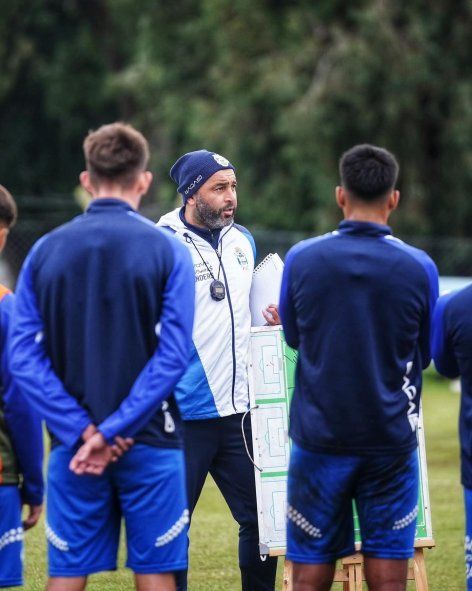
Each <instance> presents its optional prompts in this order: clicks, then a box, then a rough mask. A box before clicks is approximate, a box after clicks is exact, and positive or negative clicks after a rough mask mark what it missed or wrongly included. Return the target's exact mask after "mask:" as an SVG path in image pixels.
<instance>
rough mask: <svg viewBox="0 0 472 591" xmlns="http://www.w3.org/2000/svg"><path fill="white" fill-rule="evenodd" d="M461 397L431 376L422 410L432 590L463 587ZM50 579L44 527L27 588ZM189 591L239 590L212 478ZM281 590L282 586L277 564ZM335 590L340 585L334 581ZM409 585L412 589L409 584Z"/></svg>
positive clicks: (100, 583)
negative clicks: (431, 534)
mask: <svg viewBox="0 0 472 591" xmlns="http://www.w3.org/2000/svg"><path fill="white" fill-rule="evenodd" d="M458 407H459V395H458V394H457V393H454V392H452V391H451V390H450V387H449V382H447V381H443V380H439V379H437V378H435V377H432V376H428V377H427V378H426V380H425V388H424V393H423V408H424V419H425V433H426V445H427V456H428V470H429V485H430V495H431V505H432V519H433V532H434V538H435V540H436V544H437V547H436V548H435V549H433V550H427V551H426V563H427V570H428V579H429V585H430V587H429V588H430V591H464V589H465V582H464V561H463V538H464V535H463V521H464V518H463V509H462V491H461V487H460V484H459V459H458V458H459V451H458V443H457V413H458ZM123 563H124V553H123V552H121V554H120V570H119V571H118V572H116V573H103V574H99V575H94V576H92V577H91V578H90V583H89V586H88V589H90V590H91V591H125V590H126V591H128V590H129V589H132V588H133V584H132V575H131V573H129V572H128V571H127V570H126V569H124V568H123V567H122V565H123ZM45 581H46V557H45V542H44V527H43V523H41V524H40V525H39V526H38V527H37V528H35V530H33V531H31V532H28V534H27V543H26V585H25V589H26V590H27V591H40V590H42V589H43V588H44V584H45ZM189 588H190V591H210V590H211V591H237V590H238V589H239V588H240V585H239V568H238V562H237V527H236V526H235V524H234V522H233V520H232V518H231V515H230V513H229V510H228V508H227V507H226V506H225V504H224V502H223V499H222V497H221V495H220V493H219V491H218V489H217V488H216V486H215V484H214V483H213V481H211V480H209V481H207V484H206V486H205V490H204V493H203V496H202V498H201V499H200V502H199V505H198V507H197V510H196V512H195V515H194V520H193V524H192V534H191V553H190V584H189ZM278 589H281V564H279V576H278ZM333 589H336V590H338V589H341V586H340V585H335V586H334V587H333ZM408 589H409V590H410V589H411V590H412V589H414V585H413V584H411V585H409V587H408Z"/></svg>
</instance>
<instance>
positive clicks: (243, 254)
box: [157, 208, 255, 420]
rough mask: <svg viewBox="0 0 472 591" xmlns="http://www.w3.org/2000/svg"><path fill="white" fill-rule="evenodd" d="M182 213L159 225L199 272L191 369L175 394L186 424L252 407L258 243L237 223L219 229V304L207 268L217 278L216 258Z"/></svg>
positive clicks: (165, 216) (224, 415)
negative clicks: (252, 300)
mask: <svg viewBox="0 0 472 591" xmlns="http://www.w3.org/2000/svg"><path fill="white" fill-rule="evenodd" d="M179 211H180V208H177V209H175V210H174V211H171V212H170V213H168V214H166V215H164V216H163V217H161V219H160V220H159V221H158V223H157V225H158V226H163V227H167V228H169V229H170V230H171V231H172V232H174V235H175V236H176V238H177V239H178V240H180V241H181V242H182V243H183V244H185V245H186V246H187V248H188V249H189V252H190V254H191V255H192V259H193V265H194V269H195V294H196V295H195V297H196V301H195V321H194V326H193V350H192V354H191V359H190V364H189V367H188V369H187V371H186V372H185V374H184V376H183V378H182V379H181V380H180V382H179V383H178V385H177V387H176V389H175V395H176V398H177V401H178V403H179V407H180V411H181V413H182V416H183V418H184V420H197V419H209V418H216V417H226V416H228V415H232V414H235V413H241V412H245V411H246V410H247V409H248V406H249V396H248V380H247V356H248V348H249V336H250V330H251V314H250V311H249V292H250V289H251V282H252V274H253V271H254V261H255V244H254V239H253V238H252V236H251V234H250V233H249V231H248V230H246V228H244V227H243V226H240V225H238V224H234V223H233V224H231V225H230V226H227V227H225V228H223V229H222V230H221V232H220V237H219V242H218V250H219V251H220V253H221V270H220V277H219V279H220V281H222V283H224V285H225V288H226V297H225V298H224V299H223V300H221V301H215V300H213V299H212V297H211V295H210V284H211V283H212V281H213V279H212V277H211V274H210V273H209V271H208V269H207V265H208V267H209V269H210V270H211V272H212V273H213V275H214V277H215V278H218V269H219V266H220V261H219V257H218V253H217V251H216V250H215V249H214V248H213V247H212V245H211V244H210V243H209V242H207V241H206V240H205V239H204V238H202V237H201V236H199V235H198V234H196V233H195V232H192V230H190V229H189V228H188V227H187V226H186V225H185V224H184V223H183V222H182V220H181V219H180V216H179ZM192 241H193V243H192ZM197 249H198V250H197ZM199 252H200V254H199ZM200 255H201V256H200ZM202 258H203V259H204V261H205V262H203V260H202ZM205 263H206V265H205Z"/></svg>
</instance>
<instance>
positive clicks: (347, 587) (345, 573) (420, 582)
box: [282, 539, 435, 591]
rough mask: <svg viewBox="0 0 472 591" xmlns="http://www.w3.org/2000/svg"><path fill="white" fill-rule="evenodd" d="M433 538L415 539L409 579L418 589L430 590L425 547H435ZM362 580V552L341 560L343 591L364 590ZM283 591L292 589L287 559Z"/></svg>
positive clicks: (336, 579)
mask: <svg viewBox="0 0 472 591" xmlns="http://www.w3.org/2000/svg"><path fill="white" fill-rule="evenodd" d="M434 546H435V543H434V540H433V539H421V540H416V541H415V555H414V557H413V559H412V561H411V565H410V566H409V567H408V577H407V579H408V581H415V585H416V591H428V579H427V576H426V564H425V560H424V553H423V551H424V549H425V548H434ZM362 581H365V577H364V570H363V557H362V554H359V553H356V554H353V555H352V556H347V557H346V558H343V559H342V560H341V568H338V569H336V572H335V575H334V582H335V583H344V585H343V591H362V589H363V586H362ZM282 589H283V591H292V563H291V562H290V561H289V560H286V561H285V565H284V576H283V585H282Z"/></svg>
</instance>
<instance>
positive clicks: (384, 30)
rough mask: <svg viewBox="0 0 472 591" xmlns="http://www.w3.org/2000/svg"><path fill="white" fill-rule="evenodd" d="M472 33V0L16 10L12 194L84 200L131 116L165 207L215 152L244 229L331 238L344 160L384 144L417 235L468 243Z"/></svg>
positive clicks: (8, 126) (6, 18) (0, 75)
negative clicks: (94, 156)
mask: <svg viewBox="0 0 472 591" xmlns="http://www.w3.org/2000/svg"><path fill="white" fill-rule="evenodd" d="M471 28H472V2H470V0H456V1H455V2H454V3H453V5H451V4H450V3H446V1H445V0H428V1H426V0H410V1H409V2H398V1H397V0H352V1H349V2H346V1H341V0H318V1H317V2H313V1H311V0H310V1H308V0H175V1H174V2H165V1H159V0H3V2H2V10H1V11H0V34H1V38H2V43H1V44H0V138H1V140H0V145H1V150H2V153H1V158H0V182H1V183H3V184H5V185H6V186H9V187H10V188H11V190H12V191H14V192H15V193H17V194H34V195H35V196H36V198H37V199H39V200H40V199H43V200H47V199H48V196H49V195H53V194H58V193H61V194H66V195H71V194H72V191H73V189H74V187H75V186H76V184H77V176H78V173H79V172H80V170H81V169H82V165H83V164H82V155H81V142H82V139H83V137H84V135H85V133H86V132H87V130H88V129H90V128H94V127H96V126H98V125H100V124H101V123H104V122H110V121H113V120H116V119H123V120H127V121H130V122H132V123H133V124H134V125H136V126H137V127H138V128H140V129H141V130H142V131H143V132H144V133H145V135H146V136H147V137H148V139H149V141H150V144H151V149H152V154H153V156H152V163H151V168H152V170H153V172H154V173H155V177H156V182H155V183H154V186H153V189H152V195H151V196H150V199H151V200H158V202H159V203H160V204H161V205H160V206H161V208H162V210H166V209H169V208H170V207H171V206H172V205H173V204H174V202H175V199H176V195H175V187H174V186H173V184H172V182H171V181H170V179H169V178H168V170H169V168H170V165H171V164H172V163H173V162H174V160H175V159H176V158H177V157H178V156H179V155H180V154H181V153H183V152H185V151H188V150H193V149H198V148H200V147H205V148H208V149H211V150H215V151H218V152H221V153H222V154H224V155H225V156H227V157H228V158H229V159H230V160H231V161H232V162H233V163H234V164H235V166H236V167H237V173H238V182H239V197H240V207H239V214H238V218H239V221H241V223H244V224H248V225H250V226H251V227H260V228H266V229H281V230H297V231H302V232H323V231H326V230H327V229H329V228H331V227H332V226H333V224H335V223H336V222H337V220H338V218H339V214H338V212H337V210H336V207H335V204H334V199H333V189H334V185H335V184H336V182H337V180H338V173H337V161H338V158H339V156H340V154H341V153H342V152H343V151H344V150H346V149H347V148H349V147H350V146H352V145H353V144H355V143H360V142H371V143H375V144H379V145H383V146H385V147H387V148H389V149H390V150H392V151H393V152H394V153H395V154H396V155H397V157H398V159H399V162H400V165H401V177H400V189H401V191H402V196H403V203H402V206H401V209H400V211H399V212H398V214H396V217H395V226H396V228H397V229H399V230H400V232H401V233H403V234H410V235H411V234H415V235H425V236H428V235H430V236H433V235H434V236H441V235H442V236H446V235H448V236H455V237H467V236H469V228H470V227H471V225H472V201H471V200H470V198H469V194H470V193H471V190H472V72H471V67H472V66H471V63H472V62H471V60H470V51H471V37H470V30H471Z"/></svg>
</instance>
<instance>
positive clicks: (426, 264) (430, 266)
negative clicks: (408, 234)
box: [383, 235, 439, 316]
mask: <svg viewBox="0 0 472 591" xmlns="http://www.w3.org/2000/svg"><path fill="white" fill-rule="evenodd" d="M383 240H385V241H386V242H387V243H388V244H391V245H392V246H393V247H396V248H399V249H400V250H402V251H403V252H406V253H407V254H409V255H410V256H411V257H412V258H414V259H415V261H417V262H418V263H419V264H420V265H421V266H422V267H423V269H424V271H425V273H426V275H427V277H428V283H429V288H430V292H429V309H430V312H431V316H432V314H433V310H434V306H435V304H436V300H437V299H438V296H439V278H438V269H437V267H436V265H435V263H434V261H433V260H432V259H431V258H430V257H429V256H428V255H427V254H426V253H425V252H424V251H423V250H420V249H419V248H415V247H414V246H410V245H409V244H406V243H405V242H403V241H402V240H400V239H399V238H396V237H395V236H392V235H388V236H384V237H383Z"/></svg>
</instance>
